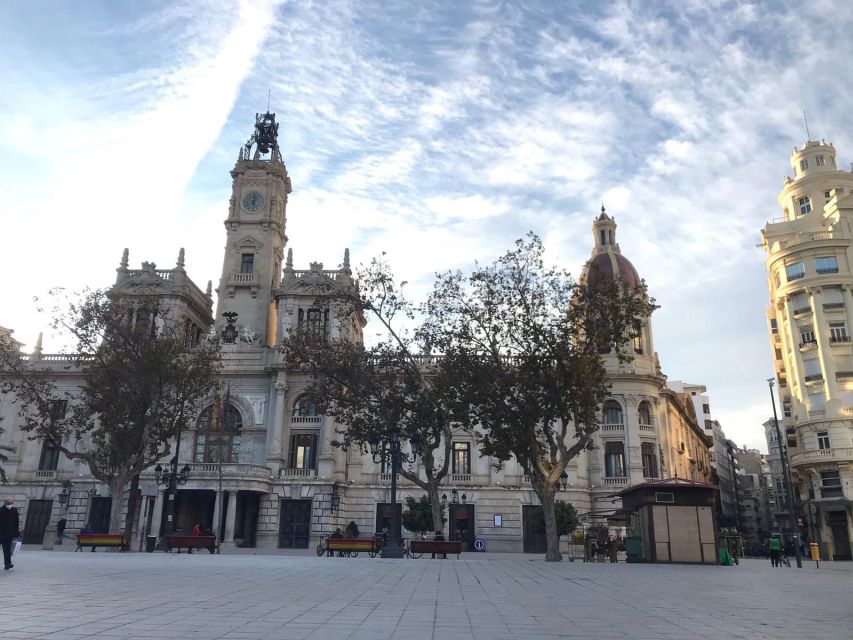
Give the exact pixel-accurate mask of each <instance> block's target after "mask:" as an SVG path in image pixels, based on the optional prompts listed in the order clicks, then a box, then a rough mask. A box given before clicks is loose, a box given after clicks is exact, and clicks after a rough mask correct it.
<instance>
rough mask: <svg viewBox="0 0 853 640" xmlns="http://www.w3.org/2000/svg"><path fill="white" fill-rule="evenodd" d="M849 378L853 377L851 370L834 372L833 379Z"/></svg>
mask: <svg viewBox="0 0 853 640" xmlns="http://www.w3.org/2000/svg"><path fill="white" fill-rule="evenodd" d="M850 378H853V371H836V372H835V379H836V380H849V379H850ZM845 408H846V407H845Z"/></svg>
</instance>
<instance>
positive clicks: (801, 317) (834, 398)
mask: <svg viewBox="0 0 853 640" xmlns="http://www.w3.org/2000/svg"><path fill="white" fill-rule="evenodd" d="M790 162H791V168H792V169H793V172H794V177H793V178H791V177H786V178H785V183H784V186H783V188H782V191H781V193H780V194H779V205H780V207H781V208H782V212H783V219H782V220H779V221H774V222H771V223H769V224H767V226H765V227H764V229H763V230H762V232H761V235H762V243H763V247H764V250H765V251H766V253H767V260H766V265H767V272H768V288H769V290H770V307H769V308H768V312H767V319H768V329H769V332H770V344H771V349H772V353H773V360H774V368H775V374H776V380H777V382H778V391H779V399H780V400H781V403H782V409H783V411H782V416H780V419H781V420H782V422H783V424H784V431H783V432H784V434H785V436H783V440H785V441H784V442H782V443H781V444H782V445H783V446H786V447H787V450H788V456H789V461H790V467H791V473H792V476H793V485H794V489H795V493H797V494H798V497H799V507H797V506H796V505H795V508H798V509H799V511H798V514H797V515H800V514H802V515H805V516H807V519H808V520H809V522H808V523H807V524H806V527H807V528H808V531H806V527H803V528H802V529H803V530H802V531H801V533H802V535H803V537H804V538H807V539H810V540H812V541H816V542H819V543H821V545H822V547H823V552H824V555H825V556H829V557H832V558H834V559H837V560H850V559H851V550H850V547H851V539H853V348H851V341H850V326H851V323H853V292H851V289H853V247H851V239H853V195H851V194H853V174H851V173H849V172H847V171H841V170H839V169H838V168H837V166H836V152H835V147H834V146H833V145H832V144H831V143H827V142H824V141H820V142H816V141H814V140H809V141H807V142H806V143H805V144H804V145H803V146H802V147H800V148H798V149H795V150H794V152H793V153H792V154H791V159H790ZM781 428H782V424H780V429H781ZM779 498H780V500H781V499H783V496H779Z"/></svg>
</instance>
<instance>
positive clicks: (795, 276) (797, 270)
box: [785, 262, 806, 282]
mask: <svg viewBox="0 0 853 640" xmlns="http://www.w3.org/2000/svg"><path fill="white" fill-rule="evenodd" d="M805 275H806V267H805V265H804V264H803V263H802V262H795V263H794V264H788V265H785V277H786V278H787V279H788V282H791V281H792V280H799V279H800V278H802V277H804V276H805Z"/></svg>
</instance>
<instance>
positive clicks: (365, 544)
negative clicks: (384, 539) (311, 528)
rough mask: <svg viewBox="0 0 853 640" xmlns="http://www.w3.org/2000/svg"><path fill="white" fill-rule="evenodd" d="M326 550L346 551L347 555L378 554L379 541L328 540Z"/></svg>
mask: <svg viewBox="0 0 853 640" xmlns="http://www.w3.org/2000/svg"><path fill="white" fill-rule="evenodd" d="M326 549H328V550H329V551H346V552H348V553H359V552H360V551H366V552H367V553H378V552H379V540H377V539H376V538H328V539H327V540H326Z"/></svg>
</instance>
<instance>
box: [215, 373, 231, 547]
mask: <svg viewBox="0 0 853 640" xmlns="http://www.w3.org/2000/svg"><path fill="white" fill-rule="evenodd" d="M230 401H231V383H230V382H229V383H228V392H227V393H226V394H225V400H224V407H223V419H222V434H221V435H220V437H219V455H218V456H217V458H218V459H219V493H218V495H219V523H218V527H219V530H218V531H217V534H221V533H222V532H223V522H224V520H223V516H224V515H225V514H224V513H223V512H222V506H223V505H222V439H223V438H224V437H225V429H226V427H227V426H228V403H229V402H230ZM217 540H219V544H218V545H217V553H219V551H220V549H221V545H222V540H221V536H219V535H217Z"/></svg>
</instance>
